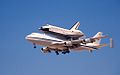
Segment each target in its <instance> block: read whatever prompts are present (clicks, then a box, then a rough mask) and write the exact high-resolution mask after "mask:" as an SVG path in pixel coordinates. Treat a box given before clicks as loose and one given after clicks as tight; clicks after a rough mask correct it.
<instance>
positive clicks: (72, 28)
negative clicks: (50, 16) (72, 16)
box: [70, 22, 80, 31]
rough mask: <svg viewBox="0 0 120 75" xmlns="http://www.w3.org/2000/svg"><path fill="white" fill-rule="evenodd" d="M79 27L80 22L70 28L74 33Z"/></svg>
mask: <svg viewBox="0 0 120 75" xmlns="http://www.w3.org/2000/svg"><path fill="white" fill-rule="evenodd" d="M79 26H80V22H76V23H75V24H74V25H73V26H72V27H71V28H70V30H72V31H74V30H77V29H78V27H79Z"/></svg>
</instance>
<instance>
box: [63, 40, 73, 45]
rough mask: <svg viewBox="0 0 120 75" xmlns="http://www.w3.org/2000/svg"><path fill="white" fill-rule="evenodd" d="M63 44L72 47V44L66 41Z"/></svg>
mask: <svg viewBox="0 0 120 75" xmlns="http://www.w3.org/2000/svg"><path fill="white" fill-rule="evenodd" d="M64 44H65V45H66V46H72V42H71V41H66V42H65V43H64Z"/></svg>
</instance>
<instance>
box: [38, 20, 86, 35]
mask: <svg viewBox="0 0 120 75" xmlns="http://www.w3.org/2000/svg"><path fill="white" fill-rule="evenodd" d="M79 26H80V22H76V23H75V24H74V25H73V26H72V27H71V28H70V29H64V28H61V27H57V26H53V25H50V24H46V25H44V26H42V27H40V28H39V30H40V31H43V32H44V33H47V34H55V35H62V36H66V37H82V36H84V33H83V32H82V31H80V30H78V27H79Z"/></svg>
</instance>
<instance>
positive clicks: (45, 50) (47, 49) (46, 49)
mask: <svg viewBox="0 0 120 75" xmlns="http://www.w3.org/2000/svg"><path fill="white" fill-rule="evenodd" d="M41 50H42V51H43V52H44V53H50V52H51V51H50V49H49V48H48V47H43V48H41Z"/></svg>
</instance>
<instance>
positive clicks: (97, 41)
mask: <svg viewBox="0 0 120 75" xmlns="http://www.w3.org/2000/svg"><path fill="white" fill-rule="evenodd" d="M102 34H103V33H102V32H98V33H97V34H96V35H95V36H93V38H96V37H101V36H102ZM100 42H101V38H98V39H95V42H93V43H95V44H100Z"/></svg>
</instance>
